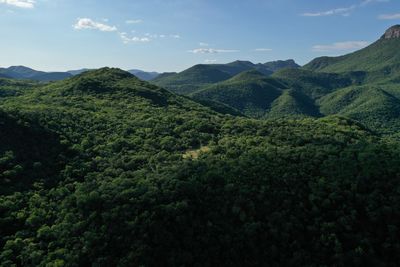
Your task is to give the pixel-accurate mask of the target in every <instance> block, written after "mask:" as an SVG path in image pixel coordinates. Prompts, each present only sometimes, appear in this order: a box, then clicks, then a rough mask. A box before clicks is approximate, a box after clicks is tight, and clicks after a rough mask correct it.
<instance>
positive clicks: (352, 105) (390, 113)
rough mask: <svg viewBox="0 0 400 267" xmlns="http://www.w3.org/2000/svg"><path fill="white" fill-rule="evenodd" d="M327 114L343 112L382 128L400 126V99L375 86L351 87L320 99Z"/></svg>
mask: <svg viewBox="0 0 400 267" xmlns="http://www.w3.org/2000/svg"><path fill="white" fill-rule="evenodd" d="M319 105H320V106H321V112H322V113H323V114H326V115H329V114H341V115H344V116H347V117H350V118H353V119H355V120H358V121H360V122H362V123H364V124H365V125H368V126H369V127H370V128H372V129H375V130H377V131H380V132H386V131H388V132H390V131H396V129H399V127H400V120H399V117H400V100H399V99H398V98H397V97H395V96H393V95H392V94H389V93H388V92H386V91H385V90H383V89H381V88H379V87H375V86H359V87H349V88H345V89H341V90H338V91H336V92H333V93H331V94H329V95H327V96H325V97H323V98H321V99H320V100H319Z"/></svg>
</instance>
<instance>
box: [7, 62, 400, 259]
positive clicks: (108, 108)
mask: <svg viewBox="0 0 400 267" xmlns="http://www.w3.org/2000/svg"><path fill="white" fill-rule="evenodd" d="M243 75H244V76H246V75H249V76H252V77H254V76H261V77H260V80H261V81H260V82H262V81H263V79H266V80H265V81H263V82H265V84H268V83H269V84H270V85H271V86H272V84H275V85H276V84H279V83H278V82H277V81H276V80H274V79H269V78H263V77H262V75H261V74H256V73H247V74H243ZM236 78H238V77H236ZM232 82H233V83H234V82H238V81H235V79H233V81H232ZM0 88H2V86H1V85H0ZM26 88H28V89H27V90H18V93H17V94H13V95H6V96H2V97H0V110H1V113H0V137H1V138H0V145H1V147H0V153H1V154H0V178H1V185H2V187H1V191H0V265H1V266H200V265H201V266H262V265H265V263H266V262H268V263H269V264H271V265H272V266H305V265H311V266H321V265H328V266H354V265H359V266H361V265H364V266H366V265H373V266H395V265H396V263H397V262H399V260H400V258H399V255H400V254H399V253H398V247H399V246H400V244H399V239H398V238H395V237H396V236H397V235H398V233H397V230H396V229H397V228H396V225H399V224H400V214H399V210H400V208H399V205H400V204H399V203H400V199H399V196H398V192H399V190H400V182H399V179H398V174H399V173H400V167H399V166H400V159H399V157H398V153H399V152H400V146H399V144H398V143H395V142H393V141H389V140H386V139H382V138H381V137H380V136H379V135H376V134H374V133H373V132H371V131H370V130H368V129H367V128H366V127H365V126H363V125H361V124H360V123H358V122H356V121H352V120H349V119H346V118H342V117H327V118H321V119H310V118H306V119H297V120H294V119H277V120H254V119H247V118H240V117H233V116H231V115H221V114H219V113H217V112H214V111H212V110H211V109H209V108H207V107H204V106H202V105H200V104H198V103H195V102H193V101H191V100H190V99H188V98H186V97H181V96H178V95H175V94H172V93H170V92H168V91H167V90H164V89H161V88H159V87H157V86H154V85H151V84H149V83H147V82H143V81H140V80H138V79H137V78H135V77H134V76H132V75H131V74H129V73H127V72H124V71H121V70H118V69H108V68H105V69H100V70H96V71H88V72H85V73H83V74H81V75H78V76H76V77H73V78H70V79H67V80H65V81H61V82H55V83H51V84H47V85H38V86H32V87H29V85H26ZM1 90H3V89H1ZM4 90H9V89H4ZM280 98H281V100H280V102H285V101H286V102H291V103H294V104H295V105H296V107H298V108H299V110H300V111H301V112H305V113H310V110H309V109H307V108H305V107H303V105H304V104H305V102H304V101H302V95H299V94H298V93H297V92H296V91H285V93H284V94H283V96H282V97H280ZM280 98H278V99H280ZM277 106H279V105H278V104H277ZM25 181H28V182H27V183H25ZM382 244H385V245H384V246H383V245H382Z"/></svg>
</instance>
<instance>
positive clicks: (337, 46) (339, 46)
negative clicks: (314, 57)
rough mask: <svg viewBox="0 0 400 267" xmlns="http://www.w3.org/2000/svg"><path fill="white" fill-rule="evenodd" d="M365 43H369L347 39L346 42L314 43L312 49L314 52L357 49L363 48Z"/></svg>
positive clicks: (367, 43)
mask: <svg viewBox="0 0 400 267" xmlns="http://www.w3.org/2000/svg"><path fill="white" fill-rule="evenodd" d="M367 45H369V42H366V41H347V42H338V43H333V44H330V45H314V46H313V48H312V50H313V51H314V52H331V51H346V50H357V49H361V48H364V47H366V46H367Z"/></svg>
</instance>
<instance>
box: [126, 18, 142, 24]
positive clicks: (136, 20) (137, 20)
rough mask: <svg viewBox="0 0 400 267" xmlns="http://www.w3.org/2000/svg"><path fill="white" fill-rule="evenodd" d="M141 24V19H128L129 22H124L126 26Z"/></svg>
mask: <svg viewBox="0 0 400 267" xmlns="http://www.w3.org/2000/svg"><path fill="white" fill-rule="evenodd" d="M142 22H143V20H141V19H129V20H126V21H125V23H126V24H139V23H142Z"/></svg>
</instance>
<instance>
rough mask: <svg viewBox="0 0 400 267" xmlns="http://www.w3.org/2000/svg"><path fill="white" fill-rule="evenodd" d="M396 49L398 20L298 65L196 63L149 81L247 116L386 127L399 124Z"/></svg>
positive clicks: (399, 71) (399, 74)
mask: <svg viewBox="0 0 400 267" xmlns="http://www.w3.org/2000/svg"><path fill="white" fill-rule="evenodd" d="M399 51H400V25H396V26H393V27H391V28H390V29H388V30H387V31H386V32H385V34H384V35H383V36H382V38H380V39H379V40H377V41H376V42H375V43H373V44H371V45H370V46H368V47H366V48H364V49H361V50H359V51H356V52H354V53H351V54H348V55H344V56H340V57H321V58H316V59H314V60H312V61H311V62H310V63H308V64H306V65H305V66H304V67H301V68H300V67H298V66H296V65H294V64H293V62H290V61H289V62H288V61H286V62H283V63H282V62H280V63H274V64H263V65H262V66H261V65H259V64H257V65H251V63H249V62H243V61H236V62H233V63H230V64H226V65H196V66H194V67H192V68H190V69H188V70H185V71H183V72H181V73H178V74H167V75H161V76H159V77H158V78H156V79H154V80H153V81H152V82H154V83H155V84H157V85H159V86H162V87H165V88H167V89H169V90H171V91H173V92H176V93H179V94H184V95H187V96H189V97H191V98H193V99H195V100H196V101H206V103H214V105H216V104H224V105H227V106H228V107H231V108H232V109H235V110H237V111H239V112H241V113H243V114H244V115H246V116H249V117H254V118H271V117H278V118H282V117H322V116H327V115H342V116H346V117H350V118H352V119H356V120H358V121H360V122H362V123H364V124H366V125H368V127H370V128H372V129H374V130H379V131H382V129H387V130H388V131H392V130H393V129H398V128H399V127H400V121H399V120H398V118H399V117H400V91H399V84H400V53H399ZM284 63H285V64H284ZM266 65H269V66H271V65H272V66H273V67H269V68H267V67H266ZM288 65H289V67H288V68H285V67H286V66H288ZM274 67H275V68H274ZM248 69H250V70H248ZM243 70H245V71H244V72H241V71H243ZM272 71H273V73H272V74H271V73H270V72H272ZM237 72H239V73H237ZM234 74H236V75H234ZM232 75H234V76H232Z"/></svg>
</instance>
